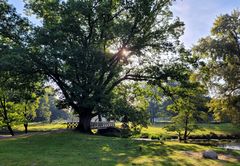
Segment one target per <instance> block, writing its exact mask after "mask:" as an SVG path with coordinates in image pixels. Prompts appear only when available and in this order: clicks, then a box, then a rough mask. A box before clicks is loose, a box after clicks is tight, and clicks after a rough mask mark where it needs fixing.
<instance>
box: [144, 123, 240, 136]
mask: <svg viewBox="0 0 240 166" xmlns="http://www.w3.org/2000/svg"><path fill="white" fill-rule="evenodd" d="M199 127H200V129H198V130H195V131H194V132H192V135H207V134H210V133H215V134H234V133H240V127H239V126H236V125H233V124H230V123H223V124H199ZM141 133H148V134H149V135H150V136H152V135H163V136H173V135H176V132H169V131H167V130H166V129H165V128H164V126H163V125H150V126H148V128H143V129H142V132H141Z"/></svg>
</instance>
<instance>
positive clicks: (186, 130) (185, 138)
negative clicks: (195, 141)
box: [183, 116, 188, 143]
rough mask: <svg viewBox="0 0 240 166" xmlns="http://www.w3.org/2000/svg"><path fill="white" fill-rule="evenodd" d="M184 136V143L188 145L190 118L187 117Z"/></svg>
mask: <svg viewBox="0 0 240 166" xmlns="http://www.w3.org/2000/svg"><path fill="white" fill-rule="evenodd" d="M184 130H185V131H184V135H183V140H184V143H186V142H187V137H188V135H187V133H188V116H187V117H186V119H185V128H184Z"/></svg>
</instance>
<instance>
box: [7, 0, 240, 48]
mask: <svg viewBox="0 0 240 166" xmlns="http://www.w3.org/2000/svg"><path fill="white" fill-rule="evenodd" d="M9 3H11V4H14V6H15V7H16V8H17V11H18V12H19V13H23V8H24V3H23V1H22V0H9ZM237 8H238V9H240V0H177V1H176V2H174V4H173V7H172V9H173V12H174V15H175V16H178V17H180V19H181V20H182V21H184V23H185V33H184V35H183V36H182V37H181V40H182V41H183V42H184V44H185V45H186V46H187V47H188V48H190V47H191V46H192V45H193V44H195V43H196V42H197V41H198V39H200V38H201V37H205V36H207V35H209V33H210V30H211V27H212V25H213V22H214V20H215V19H216V17H217V16H219V15H221V14H225V13H231V11H232V10H233V9H237ZM30 20H31V21H33V22H34V23H38V21H36V19H35V18H34V17H31V18H30Z"/></svg>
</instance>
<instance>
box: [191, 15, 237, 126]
mask: <svg viewBox="0 0 240 166" xmlns="http://www.w3.org/2000/svg"><path fill="white" fill-rule="evenodd" d="M239 18H240V11H239V10H234V11H233V12H232V13H231V14H224V15H220V16H218V17H217V19H216V20H215V22H214V25H213V28H212V30H211V35H210V36H208V37H206V38H202V39H201V40H200V41H199V42H198V44H197V45H196V46H195V47H194V48H193V51H194V54H195V55H196V56H197V57H199V64H200V70H199V76H200V78H201V80H202V82H204V83H205V84H206V85H208V87H210V88H211V91H212V94H213V95H214V96H215V98H214V99H213V101H212V102H211V103H210V104H209V106H210V107H211V109H212V110H213V111H214V113H215V115H216V117H217V118H218V120H219V119H221V118H220V116H222V118H223V117H224V116H226V115H227V116H228V117H229V118H230V119H231V120H232V121H233V122H237V121H238V122H239V121H240V118H239V117H240V111H239V104H240V103H239V102H238V100H237V99H238V98H239V95H240V93H239V92H240V91H239V90H240V89H239V87H240V86H239V70H240V44H239V42H240V19H239ZM220 111H221V113H220Z"/></svg>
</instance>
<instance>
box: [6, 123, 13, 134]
mask: <svg viewBox="0 0 240 166" xmlns="http://www.w3.org/2000/svg"><path fill="white" fill-rule="evenodd" d="M7 128H8V131H9V133H10V134H11V135H12V136H14V132H13V129H12V127H11V125H10V124H9V123H7Z"/></svg>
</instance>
